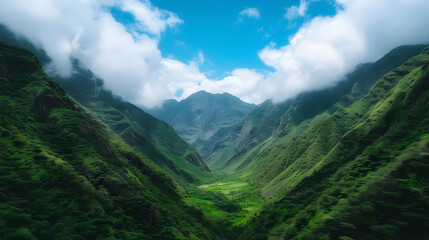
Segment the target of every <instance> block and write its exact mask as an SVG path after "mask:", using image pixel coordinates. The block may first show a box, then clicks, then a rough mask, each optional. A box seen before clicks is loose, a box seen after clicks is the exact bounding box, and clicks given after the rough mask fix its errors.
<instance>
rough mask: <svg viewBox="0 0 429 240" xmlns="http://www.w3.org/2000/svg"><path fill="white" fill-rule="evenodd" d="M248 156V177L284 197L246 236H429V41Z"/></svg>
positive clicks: (265, 190)
mask: <svg viewBox="0 0 429 240" xmlns="http://www.w3.org/2000/svg"><path fill="white" fill-rule="evenodd" d="M248 154H254V156H257V157H256V158H254V160H253V161H252V163H251V164H249V165H248V167H247V168H246V169H247V170H246V171H248V175H247V178H248V179H249V180H250V181H251V182H253V183H254V184H256V185H259V186H260V187H261V188H262V194H263V196H265V197H268V198H270V197H271V198H273V199H275V200H276V201H275V202H274V203H273V204H272V205H270V206H267V207H266V208H265V210H264V211H262V212H261V213H260V214H259V216H258V217H256V218H255V219H254V220H253V222H252V223H250V224H249V226H248V229H247V231H245V233H244V234H243V235H242V238H243V239H255V238H256V239H257V238H258V237H260V238H262V239H265V238H266V237H267V236H269V237H271V238H272V239H428V238H429V231H428V230H427V229H429V228H428V226H429V221H428V217H427V216H429V212H428V209H429V191H428V190H429V189H428V186H429V182H428V179H429V157H428V156H429V48H426V49H425V50H424V52H423V53H422V54H420V55H418V56H416V57H413V58H411V59H410V60H409V61H407V62H406V63H404V64H403V65H402V66H400V67H398V68H396V69H395V70H393V71H391V72H389V73H388V74H386V75H385V76H384V77H382V78H381V79H379V80H378V81H377V82H376V83H375V85H374V86H373V87H372V88H371V90H370V91H369V93H368V94H367V95H365V96H364V97H363V98H361V99H360V100H358V101H356V102H355V103H353V104H351V105H350V106H349V107H346V108H343V109H340V110H338V111H336V112H335V113H333V114H330V113H329V112H325V113H323V114H321V115H318V116H317V117H316V118H313V119H310V120H308V121H305V122H303V123H302V124H301V125H299V126H298V127H296V128H294V129H293V130H292V131H291V132H290V133H288V134H286V135H284V136H282V135H278V136H275V137H272V138H270V139H268V140H267V141H266V142H264V144H262V145H261V146H260V148H258V149H257V150H254V151H253V152H252V153H248Z"/></svg>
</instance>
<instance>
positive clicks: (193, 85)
mask: <svg viewBox="0 0 429 240" xmlns="http://www.w3.org/2000/svg"><path fill="white" fill-rule="evenodd" d="M301 3H302V2H301ZM337 4H340V5H342V7H341V8H339V9H342V10H338V13H337V14H336V15H335V16H333V17H317V18H314V19H312V20H311V21H309V22H307V23H306V24H305V25H304V26H302V27H301V28H300V29H299V31H298V32H297V33H296V34H295V35H294V36H293V37H292V38H291V39H290V41H289V44H288V45H286V46H280V47H276V46H275V45H270V46H267V47H265V48H264V49H262V50H261V51H260V52H259V53H258V54H259V57H260V59H261V60H262V61H263V62H264V63H265V64H266V65H268V66H271V67H272V68H273V69H274V71H272V72H261V71H256V70H254V69H243V68H240V69H235V70H233V71H232V72H231V74H230V75H229V76H227V77H225V78H224V79H220V80H216V81H214V80H210V79H208V78H207V77H206V75H205V74H203V73H201V72H200V71H199V69H198V66H199V65H200V64H202V63H203V62H204V61H205V60H206V59H205V57H204V55H203V53H202V52H200V53H199V54H198V56H197V57H196V58H195V59H194V60H193V61H191V62H188V63H183V62H180V61H177V60H174V59H172V58H165V57H162V55H161V52H160V50H159V49H158V44H159V40H160V38H161V36H162V33H163V32H164V31H166V30H167V29H169V28H174V27H176V26H178V25H180V24H181V23H182V22H183V21H182V20H180V18H179V17H178V16H177V15H175V14H174V13H171V12H168V11H165V10H161V9H158V8H156V7H154V6H152V5H151V4H150V2H149V1H147V0H142V1H137V0H123V1H119V0H105V1H101V2H100V1H95V0H62V1H56V0H44V1H39V0H14V1H0V23H2V24H4V25H5V26H7V27H8V28H9V29H10V30H12V31H13V32H15V33H16V34H18V35H20V36H23V37H25V38H27V39H29V40H30V41H31V42H32V43H33V44H34V45H35V46H36V47H39V48H43V49H44V50H45V51H46V53H47V54H48V55H49V56H50V57H51V58H52V59H53V62H52V65H51V66H49V68H48V69H53V70H55V71H56V72H57V73H58V74H61V75H63V76H67V75H68V74H70V72H71V71H72V67H71V59H73V58H74V59H78V60H80V62H81V63H82V64H83V65H84V66H85V67H87V68H88V69H90V70H91V71H92V72H93V73H95V74H96V75H97V76H99V77H101V78H103V79H104V83H105V87H106V88H108V89H110V90H112V91H113V92H114V93H115V94H117V95H120V96H122V97H123V98H124V99H126V100H128V101H131V102H133V103H136V104H140V105H144V106H146V107H152V106H155V105H159V104H160V103H161V102H162V101H163V100H164V99H167V98H173V97H174V93H176V91H177V90H179V89H183V90H184V92H183V94H182V96H181V97H180V99H183V98H186V97H187V96H189V95H190V94H192V93H194V92H196V91H199V90H206V91H208V92H212V93H221V92H229V93H231V94H233V95H236V96H238V97H240V98H241V99H242V100H245V101H248V102H253V103H260V102H262V101H264V100H266V99H269V98H272V99H274V101H275V102H280V101H283V100H286V99H288V98H291V97H294V96H296V95H297V94H299V93H301V92H303V91H311V90H316V89H322V88H326V87H329V86H332V85H334V84H336V83H337V82H338V81H339V80H340V79H341V78H342V77H343V76H344V75H345V74H346V73H348V72H350V71H352V70H353V69H354V67H355V66H356V65H357V64H359V63H362V62H367V61H374V60H376V59H378V58H380V57H381V56H382V55H383V54H385V53H386V52H387V51H389V50H390V49H392V48H394V47H396V46H399V45H403V44H420V43H429V31H427V30H426V29H427V23H428V22H429V14H427V13H428V12H429V1H421V0H377V1H373V0H337ZM300 5H302V4H300ZM110 7H116V8H118V9H122V11H127V12H129V13H130V14H132V15H133V16H134V17H135V19H137V20H138V23H137V24H136V25H135V26H132V27H131V30H134V31H130V26H124V24H122V23H120V22H118V21H116V20H115V19H114V18H113V16H112V15H111V14H110V12H109V10H108V9H109V8H110ZM297 8H298V13H297V14H298V16H299V15H300V14H301V13H300V11H299V7H297ZM303 9H304V8H303ZM301 12H302V15H305V10H302V11H301ZM243 14H244V13H243ZM252 14H253V16H254V17H256V16H259V11H258V14H257V15H256V14H255V13H251V15H252ZM77 16H78V17H77ZM246 16H248V15H247V14H246ZM141 31H143V33H141ZM176 44H178V45H183V46H184V45H185V44H184V43H183V44H179V42H178V43H176Z"/></svg>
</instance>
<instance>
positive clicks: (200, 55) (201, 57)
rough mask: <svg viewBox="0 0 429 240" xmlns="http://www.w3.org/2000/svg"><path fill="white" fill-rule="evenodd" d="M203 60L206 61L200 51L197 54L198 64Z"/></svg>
mask: <svg viewBox="0 0 429 240" xmlns="http://www.w3.org/2000/svg"><path fill="white" fill-rule="evenodd" d="M205 60H206V59H205V57H204V54H203V53H202V52H201V51H200V52H198V62H199V63H200V64H203V63H204V61H205Z"/></svg>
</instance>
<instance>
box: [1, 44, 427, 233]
mask: <svg viewBox="0 0 429 240" xmlns="http://www.w3.org/2000/svg"><path fill="white" fill-rule="evenodd" d="M421 49H422V46H415V47H402V48H399V49H396V50H395V51H393V52H391V53H390V54H388V55H386V56H385V57H384V58H382V59H381V60H379V61H378V62H376V63H374V64H365V65H362V66H360V67H359V68H358V69H357V70H356V72H354V73H353V74H351V75H350V76H348V78H347V79H346V81H344V82H342V83H341V84H340V85H338V86H337V87H335V88H332V89H328V90H323V91H318V92H313V93H305V94H303V95H300V96H299V97H297V98H296V99H294V100H290V101H288V102H285V103H283V104H280V105H273V104H272V103H270V102H266V103H264V104H262V105H261V106H258V107H257V108H256V109H254V110H253V111H252V112H250V113H249V114H248V115H247V116H246V117H245V118H244V120H243V121H242V122H241V123H239V124H237V125H235V126H234V127H233V126H232V125H228V124H230V122H228V123H225V124H226V125H228V126H227V127H225V126H226V125H225V126H224V127H225V128H223V130H225V131H226V130H228V131H231V132H230V133H225V132H222V131H220V132H219V131H218V130H219V129H218V130H216V132H217V133H218V134H219V136H217V137H219V138H218V140H219V139H222V140H221V141H220V140H219V142H218V143H217V144H216V145H212V147H213V149H212V150H211V151H212V154H211V160H212V161H214V162H213V164H214V165H213V166H214V167H215V168H216V169H218V168H219V169H220V170H217V171H215V172H209V171H208V168H207V166H206V165H205V162H204V160H203V159H202V158H201V157H200V156H199V153H198V152H197V151H196V150H195V149H194V148H193V147H191V146H190V145H189V144H187V143H186V142H184V141H183V140H181V139H180V138H179V137H178V135H177V134H176V133H175V131H174V130H173V129H172V128H171V127H170V126H168V125H167V124H166V123H165V122H163V121H159V120H157V119H155V118H153V117H151V116H150V115H148V114H147V113H145V112H143V111H142V110H140V109H138V108H137V107H135V106H134V105H132V104H130V103H126V102H123V101H121V100H120V99H118V98H116V97H114V96H113V95H112V94H111V93H109V92H106V91H104V90H98V91H94V92H92V91H90V90H87V91H85V90H84V89H88V88H86V87H87V86H89V85H90V86H94V84H99V83H97V82H94V81H92V80H91V81H88V80H84V79H82V78H81V77H79V76H77V75H76V76H74V77H75V79H73V81H78V83H79V84H80V83H82V85H81V86H80V85H79V84H78V83H76V82H72V81H68V82H67V81H62V80H60V79H57V80H58V81H59V82H60V83H61V84H62V86H64V87H65V88H66V90H67V92H69V93H70V94H71V95H72V96H73V97H74V98H75V99H76V100H77V102H76V101H75V100H74V99H72V98H70V97H68V96H67V95H66V94H65V92H64V91H63V90H62V88H60V87H59V85H58V84H57V83H55V82H53V81H52V80H50V79H49V77H48V76H47V75H46V74H45V73H44V72H43V71H42V69H41V67H40V66H39V64H38V62H37V60H36V59H35V57H34V56H33V55H31V54H30V53H29V52H27V51H25V50H23V49H19V48H15V47H11V46H8V45H6V44H0V85H1V88H0V238H1V239H246V240H247V239H342V240H345V239H349V240H350V239H428V238H429V231H428V229H429V221H428V219H429V218H428V216H429V210H428V209H429V182H428V181H429V163H428V160H429V132H428V126H429V48H426V49H425V51H424V52H423V53H422V54H420V55H417V56H415V57H413V58H411V59H410V60H408V61H407V62H406V63H405V64H403V65H401V63H403V62H404V61H405V59H408V58H410V57H411V56H414V55H416V52H417V51H421ZM399 65H401V66H399ZM397 66H399V67H397ZM395 67H397V68H395ZM393 68H395V69H394V70H393V71H391V70H392V69H393ZM79 71H81V69H80V70H79ZM389 71H390V72H389ZM385 73H387V74H385ZM79 74H80V75H82V74H83V72H79ZM88 74H90V73H88ZM383 75H384V76H383ZM382 76H383V77H382ZM377 79H378V80H377ZM376 80H377V81H376ZM322 100H323V101H322ZM78 102H79V103H78ZM314 103H317V104H314ZM191 110H195V111H194V112H195V113H196V114H198V111H197V110H198V109H196V108H195V109H191ZM199 114H200V115H201V114H202V115H204V114H203V112H199ZM188 117H189V116H188ZM233 117H234V116H233ZM235 117H236V116H235ZM185 120H186V119H185ZM185 120H184V121H185ZM188 120H189V119H188ZM230 120H231V119H230ZM232 120H234V121H235V122H237V121H236V120H237V119H235V118H234V119H232ZM232 120H231V121H232ZM228 121H229V120H228ZM191 122H192V121H191ZM212 127H213V126H212ZM210 129H212V128H210ZM194 130H195V129H194ZM208 143H213V142H210V141H208V142H206V143H205V144H208ZM173 178H174V180H173ZM177 183H179V184H180V185H181V186H179V185H178V184H177Z"/></svg>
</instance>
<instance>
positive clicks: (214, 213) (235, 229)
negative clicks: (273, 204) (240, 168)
mask: <svg viewBox="0 0 429 240" xmlns="http://www.w3.org/2000/svg"><path fill="white" fill-rule="evenodd" d="M187 191H188V193H189V195H190V196H191V198H192V199H193V200H194V201H195V202H196V203H197V204H198V206H199V207H200V208H201V210H202V211H203V213H204V214H205V215H206V216H207V217H208V218H209V219H210V220H211V221H212V222H213V223H215V224H216V225H218V227H219V228H221V229H222V231H223V233H224V234H225V237H226V238H227V239H238V237H239V235H240V233H241V232H242V230H243V229H242V228H243V227H244V226H245V225H246V223H247V222H248V221H249V220H250V219H251V218H252V217H253V216H255V215H257V213H258V212H259V211H261V210H262V206H263V205H264V204H266V203H267V202H268V201H269V200H268V199H264V198H263V197H262V196H261V194H260V190H259V189H257V188H255V187H253V186H251V185H250V184H249V183H248V182H246V181H244V180H243V179H241V177H240V176H237V175H232V176H231V175H229V176H227V177H225V176H224V174H221V173H219V174H218V177H217V178H213V179H207V180H206V181H205V182H204V184H202V185H192V186H188V188H187Z"/></svg>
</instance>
